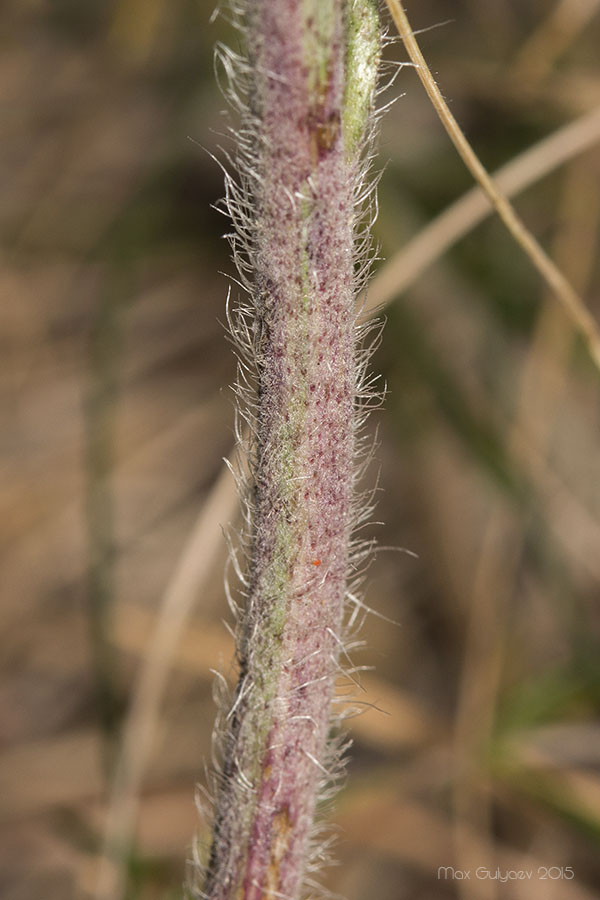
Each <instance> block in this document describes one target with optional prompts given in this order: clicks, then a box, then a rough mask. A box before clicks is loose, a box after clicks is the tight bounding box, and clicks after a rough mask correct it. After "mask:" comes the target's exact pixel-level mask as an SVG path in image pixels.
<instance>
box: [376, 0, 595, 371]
mask: <svg viewBox="0 0 600 900" xmlns="http://www.w3.org/2000/svg"><path fill="white" fill-rule="evenodd" d="M386 2H387V5H388V8H389V10H390V13H391V16H392V18H393V20H394V22H395V24H396V27H397V28H398V32H399V34H400V36H401V38H402V40H403V41H404V45H405V47H406V50H407V52H408V55H409V56H410V58H411V61H412V62H413V63H414V65H415V68H416V70H417V74H418V75H419V78H420V79H421V82H422V84H423V86H424V88H425V90H426V92H427V95H428V97H429V99H430V100H431V102H432V104H433V106H434V108H435V111H436V112H437V114H438V116H439V117H440V119H441V121H442V124H443V125H444V128H445V129H446V131H447V133H448V135H449V137H450V139H451V140H452V143H453V144H454V146H455V147H456V149H457V151H458V153H459V155H460V156H461V158H462V160H463V162H464V163H465V165H466V166H467V168H468V169H469V171H470V172H471V174H472V175H473V177H474V178H475V179H476V181H477V182H478V183H479V184H480V186H481V188H482V189H483V190H484V191H485V193H486V194H487V196H488V198H489V200H490V202H491V203H492V205H493V206H494V209H495V210H496V212H497V213H498V215H499V216H500V218H501V219H502V221H503V222H504V224H505V225H506V227H507V229H508V230H509V231H510V233H511V234H512V236H513V237H514V239H515V240H516V242H517V243H518V244H519V245H520V246H521V247H522V249H523V250H524V251H525V253H526V254H527V256H528V257H529V259H530V260H531V262H532V264H533V265H534V266H535V268H536V269H537V270H538V272H539V273H540V275H541V276H542V278H543V279H544V281H545V282H546V283H547V284H548V286H549V287H550V289H551V290H552V292H553V294H554V295H555V296H556V298H557V299H558V300H559V301H560V302H561V303H562V304H563V306H564V307H565V309H566V311H567V313H568V315H569V317H570V318H571V320H572V321H573V323H574V325H575V327H576V328H577V330H578V332H580V334H581V335H582V337H583V338H584V340H585V342H586V344H587V347H588V350H589V352H590V355H591V357H592V359H593V360H594V363H595V365H596V367H597V368H598V370H599V371H600V334H599V333H598V329H597V326H596V322H595V320H594V318H593V317H592V316H591V315H590V313H589V311H588V310H587V309H586V307H585V305H584V304H583V302H582V300H581V298H580V297H579V295H578V294H577V293H576V291H574V290H573V288H572V287H571V285H570V284H569V282H568V281H567V280H566V278H565V277H564V275H563V274H562V272H561V271H560V270H559V269H558V267H557V266H556V265H555V264H554V263H553V262H552V260H551V259H550V257H549V256H548V255H547V253H546V252H545V250H544V249H543V248H542V246H541V245H540V244H539V243H538V241H537V240H536V239H535V238H534V236H533V235H532V234H531V232H530V231H529V230H528V229H527V228H526V227H525V225H524V224H523V222H522V221H521V219H520V218H519V216H518V215H517V213H516V212H515V210H514V208H513V206H512V204H511V203H510V201H509V200H508V198H507V197H506V195H505V194H503V193H502V192H501V191H500V190H499V188H498V186H497V185H496V184H495V183H494V181H493V180H492V179H491V178H490V176H489V174H488V172H487V171H486V169H485V168H484V166H483V165H482V164H481V162H480V160H479V158H478V156H477V155H476V154H475V152H474V151H473V149H472V147H471V145H470V144H469V142H468V141H467V139H466V137H465V136H464V134H463V132H462V131H461V129H460V126H459V125H458V122H457V121H456V119H455V118H454V116H453V115H452V113H451V112H450V110H449V109H448V106H447V104H446V102H445V100H444V98H443V97H442V94H441V92H440V90H439V88H438V86H437V84H436V83H435V80H434V78H433V75H432V74H431V71H430V69H429V66H428V65H427V63H426V61H425V58H424V56H423V54H422V53H421V50H420V47H419V45H418V44H417V41H416V39H415V36H414V34H413V31H412V28H411V27H410V23H409V21H408V19H407V17H406V13H405V12H404V10H403V9H402V7H401V5H400V3H399V2H398V0H386Z"/></svg>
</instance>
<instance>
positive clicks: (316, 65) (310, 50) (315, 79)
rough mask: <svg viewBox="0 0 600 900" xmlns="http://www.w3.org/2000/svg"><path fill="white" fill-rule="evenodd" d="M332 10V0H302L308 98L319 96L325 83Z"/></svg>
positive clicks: (329, 56) (332, 22) (331, 37)
mask: <svg viewBox="0 0 600 900" xmlns="http://www.w3.org/2000/svg"><path fill="white" fill-rule="evenodd" d="M335 7H336V4H335V2H334V0H304V2H303V4H302V11H303V19H304V28H303V35H304V59H305V61H306V66H307V70H308V90H309V95H310V96H312V97H319V96H320V95H321V94H322V93H323V92H324V91H325V90H326V88H327V83H328V81H329V73H330V67H331V62H332V42H333V37H334V31H335V19H336V8H335Z"/></svg>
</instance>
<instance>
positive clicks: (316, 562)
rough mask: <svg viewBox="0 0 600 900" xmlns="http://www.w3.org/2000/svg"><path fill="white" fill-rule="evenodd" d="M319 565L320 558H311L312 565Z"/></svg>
mask: <svg viewBox="0 0 600 900" xmlns="http://www.w3.org/2000/svg"><path fill="white" fill-rule="evenodd" d="M320 565H321V560H320V559H313V566H320Z"/></svg>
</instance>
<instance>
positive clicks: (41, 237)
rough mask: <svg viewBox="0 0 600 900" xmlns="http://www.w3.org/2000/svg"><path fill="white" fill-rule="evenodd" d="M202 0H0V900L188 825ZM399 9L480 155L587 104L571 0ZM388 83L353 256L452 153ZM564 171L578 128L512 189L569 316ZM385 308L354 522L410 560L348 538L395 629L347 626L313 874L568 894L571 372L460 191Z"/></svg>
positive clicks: (139, 871) (117, 869) (331, 879)
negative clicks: (447, 239) (463, 205)
mask: <svg viewBox="0 0 600 900" xmlns="http://www.w3.org/2000/svg"><path fill="white" fill-rule="evenodd" d="M212 8H213V7H212V0H211V2H205V0H170V2H166V0H104V2H102V0H46V2H44V0H5V2H4V4H3V5H2V11H1V17H2V18H1V21H2V29H1V34H0V42H1V50H2V52H1V53H0V104H1V106H0V123H1V124H0V129H1V132H0V133H1V136H2V138H1V141H0V165H1V167H2V185H3V187H2V193H1V196H0V220H1V229H2V245H3V258H2V267H1V271H0V296H1V300H2V302H1V307H0V342H1V346H2V367H1V373H2V378H1V382H0V390H1V397H2V418H3V427H2V438H1V444H0V464H1V470H2V479H1V485H0V510H1V514H0V529H1V537H2V575H1V579H2V583H1V595H0V596H1V625H2V627H1V631H0V665H1V667H2V673H1V682H0V895H1V896H2V898H3V900H41V898H43V900H54V898H57V900H58V898H60V900H69V898H85V900H92V898H96V900H98V898H99V897H100V896H101V888H102V890H104V896H105V897H106V898H108V897H110V898H112V900H122V898H124V897H127V898H130V900H151V898H152V900H155V898H156V900H159V898H160V900H166V898H176V897H180V896H181V884H182V881H183V878H184V869H185V860H186V859H187V858H189V856H190V854H191V849H190V848H191V843H192V838H193V835H194V833H196V832H197V833H200V834H202V831H203V827H204V823H203V820H202V818H201V817H200V816H199V814H198V813H197V811H196V809H195V806H194V790H195V785H196V784H197V783H198V782H200V783H202V782H203V781H204V774H203V766H204V763H205V762H207V761H208V760H209V758H210V735H211V730H212V725H213V718H214V704H213V700H212V683H213V675H212V672H211V670H212V669H213V668H216V667H219V666H220V667H221V668H222V669H223V670H224V671H226V672H227V670H228V666H229V660H230V655H231V641H230V638H229V636H228V633H227V630H226V628H225V627H224V625H223V624H222V622H223V619H225V620H229V613H228V610H227V605H226V600H225V594H224V590H223V570H224V566H225V559H226V547H225V540H224V538H223V537H222V533H221V526H227V525H228V524H231V526H234V525H235V521H236V515H235V511H234V510H235V505H234V503H233V501H232V499H231V498H232V491H231V479H230V477H229V476H227V475H226V476H220V474H219V473H220V472H221V471H222V468H223V464H222V457H223V456H225V455H227V454H229V453H230V451H231V447H232V441H233V431H232V429H233V411H232V395H231V392H230V390H229V388H228V386H229V384H230V383H231V381H232V380H233V378H234V372H235V366H234V359H233V354H232V351H231V349H230V347H229V345H228V343H227V341H226V338H225V333H224V329H223V327H222V325H221V324H220V321H221V320H223V318H224V301H225V296H226V291H227V280H226V279H225V277H223V276H222V275H221V274H219V273H220V271H225V272H229V273H231V272H232V267H231V264H230V262H229V259H228V251H227V245H226V242H225V241H223V240H222V238H221V235H222V233H223V232H224V231H225V230H226V229H227V223H226V222H225V220H224V219H223V218H222V217H221V216H219V214H218V213H217V212H215V211H214V210H213V209H212V208H211V204H214V203H215V202H216V201H217V200H218V199H219V197H220V196H221V194H222V192H223V186H222V175H221V172H220V170H219V168H218V166H217V164H216V163H215V162H214V161H213V159H211V157H210V155H209V153H207V152H205V150H204V149H202V147H203V148H206V150H208V151H210V152H211V153H212V152H215V153H217V155H218V154H219V150H218V149H217V148H218V145H219V144H222V145H225V140H224V139H223V138H221V137H219V135H218V132H221V131H223V129H224V124H223V118H222V115H221V109H222V108H223V106H224V103H223V100H222V99H221V97H220V95H219V93H218V91H217V89H216V85H215V78H214V73H213V63H212V46H213V44H214V43H215V41H217V40H226V41H228V42H230V43H233V44H235V41H236V38H235V35H234V34H232V32H231V29H230V27H229V26H228V24H227V22H226V21H225V20H224V19H223V18H222V17H219V18H217V19H216V20H215V21H214V23H211V22H210V21H209V20H210V16H211V12H212ZM407 11H408V13H409V15H410V16H411V24H412V25H413V27H414V28H415V29H427V28H429V27H430V26H433V25H436V24H438V23H445V24H441V25H440V27H437V28H435V29H433V30H430V31H427V32H425V33H424V34H423V35H422V36H421V37H420V41H421V45H422V48H423V50H424V53H425V55H426V57H427V58H428V60H429V63H430V65H431V67H432V69H433V71H434V72H435V73H436V75H437V77H438V78H439V83H440V85H441V87H442V89H443V91H444V94H445V96H446V98H447V99H448V100H449V101H450V102H451V108H452V110H453V112H454V113H455V115H456V116H457V117H458V119H459V121H460V122H461V123H462V125H463V126H464V128H465V130H466V133H467V135H468V137H469V139H470V140H471V142H472V144H473V146H474V147H475V149H476V151H477V152H478V153H479V154H480V156H481V159H482V161H483V162H484V163H485V164H486V165H487V166H488V167H489V168H491V169H494V168H496V167H498V166H500V165H502V164H503V163H505V162H507V161H509V160H510V159H512V158H513V157H515V156H516V155H517V154H519V153H520V152H522V151H523V150H525V149H526V148H527V147H529V146H530V145H533V144H535V143H536V142H537V141H540V140H541V139H542V138H544V137H545V136H546V135H549V134H550V133H552V132H553V131H555V130H556V129H559V128H561V127H562V126H564V125H565V124H566V123H568V122H570V121H571V120H574V119H576V118H577V117H578V116H581V115H582V114H584V113H586V112H587V111H589V110H592V109H593V108H594V107H595V106H597V105H599V104H600V63H599V58H598V47H599V41H600V3H599V2H598V0H518V2H517V0H455V2H452V3H448V2H445V0H423V2H420V3H416V2H414V0H413V2H411V3H407ZM596 13H598V14H596ZM449 18H451V21H450V22H446V20H448V19H449ZM388 56H389V58H390V59H395V60H404V59H406V55H405V53H404V50H403V48H402V46H401V45H396V46H393V47H391V48H388ZM393 91H395V92H396V93H397V94H403V95H404V96H402V97H401V99H399V100H398V102H397V103H396V104H395V106H394V107H393V108H392V109H391V111H390V112H389V113H388V114H387V116H386V118H385V120H384V123H383V129H382V138H381V143H380V157H379V162H378V166H383V165H384V164H386V166H387V167H386V169H385V173H384V175H383V180H382V185H381V190H380V216H379V220H378V223H377V226H376V232H377V239H378V241H379V243H380V246H381V256H382V257H385V258H387V259H388V260H389V259H391V258H392V257H394V255H395V254H396V253H397V252H398V251H399V250H400V249H401V248H402V247H403V246H404V245H405V244H406V243H407V241H408V240H409V238H411V237H412V236H414V235H415V234H417V233H418V231H419V230H420V228H421V227H422V226H423V225H424V224H425V223H427V222H428V221H429V220H430V219H432V217H434V216H435V215H436V214H437V213H438V212H440V211H441V210H443V209H444V208H445V207H446V206H447V205H448V204H449V203H450V202H452V201H453V200H454V199H456V198H457V197H459V196H460V195H461V194H462V193H463V191H465V190H466V189H468V188H469V187H470V185H471V182H470V177H469V175H468V174H467V173H466V171H465V170H464V167H463V165H462V163H461V162H460V161H459V160H458V158H457V156H456V153H455V151H454V149H453V147H452V146H451V145H450V143H449V141H448V139H447V137H446V135H445V133H444V132H443V130H442V128H441V126H440V124H439V122H438V120H437V118H436V116H435V114H434V112H433V110H432V108H431V106H430V104H429V101H428V100H427V98H426V96H425V94H424V92H423V90H422V88H421V86H420V84H419V82H418V80H417V78H416V76H415V73H414V72H413V71H412V70H411V69H410V68H405V69H403V70H402V71H401V72H400V73H399V76H398V79H397V81H396V85H395V87H394V89H393ZM388 96H391V95H388ZM190 138H191V140H190ZM199 145H202V147H201V146H199ZM599 175H600V150H599V149H598V146H597V145H596V146H594V145H593V142H590V149H588V150H587V151H586V152H585V153H579V154H577V155H574V156H573V158H572V159H571V160H570V161H569V162H567V163H566V164H564V165H562V166H561V167H560V168H557V169H556V171H554V172H553V173H551V174H550V175H548V176H547V177H545V178H544V179H543V180H541V181H540V182H539V183H538V184H536V185H535V186H533V187H532V188H530V189H528V190H527V191H525V192H523V193H522V194H520V195H519V197H518V198H517V200H516V205H517V208H518V209H519V211H520V213H521V214H522V216H523V218H524V220H525V221H526V223H527V224H528V225H529V227H531V229H532V230H533V232H534V233H535V234H536V235H537V236H538V238H539V239H540V240H541V242H542V243H543V244H544V246H545V247H546V248H547V249H548V250H549V252H550V253H551V255H552V256H553V258H554V259H555V260H556V262H557V263H558V265H559V266H560V267H561V268H562V270H563V271H564V272H565V274H566V275H567V276H568V277H569V279H570V280H571V281H572V283H573V284H574V285H575V286H576V287H577V289H578V290H579V291H580V292H581V294H582V295H583V296H584V297H585V299H586V302H587V304H588V307H589V308H590V310H591V311H592V313H593V314H594V316H595V317H596V319H597V320H600V297H599V287H600V269H599V268H598V262H597V248H598V240H599V226H600V192H599V191H598V182H599ZM383 265H384V263H383V262H379V263H377V269H378V270H381V269H382V267H383ZM386 312H387V317H388V321H387V325H386V328H385V332H384V337H383V343H382V346H381V348H380V349H379V351H378V353H377V354H376V356H375V359H374V362H373V366H374V368H375V369H376V370H377V371H379V372H381V373H382V376H383V377H384V378H385V380H386V382H387V386H388V396H387V401H386V404H385V407H384V409H383V410H382V411H380V412H378V413H377V414H376V415H375V416H374V417H373V420H372V422H371V427H372V428H373V429H375V426H378V428H379V442H380V446H379V450H378V452H377V462H376V464H375V465H374V466H373V467H372V473H371V479H372V481H373V482H374V481H375V477H376V470H377V467H378V466H379V467H380V469H381V475H380V487H381V491H380V493H379V503H378V510H377V514H376V518H377V519H378V520H381V521H382V522H383V523H384V524H382V525H379V526H373V527H372V529H371V530H370V533H371V534H373V535H375V536H377V538H378V540H379V541H380V543H381V545H382V546H384V547H396V548H397V547H406V548H409V549H410V550H411V551H414V552H415V553H416V554H418V559H413V558H411V557H409V556H407V555H402V554H399V553H395V552H388V551H387V550H386V551H382V552H380V553H378V554H377V555H376V557H375V559H374V561H373V564H372V566H371V568H370V571H369V576H368V579H367V586H366V600H367V602H368V604H369V605H370V606H371V607H373V608H374V609H375V610H376V611H377V612H378V613H379V614H381V615H383V616H386V617H389V618H391V619H393V620H395V621H398V622H399V623H400V624H399V625H398V626H395V625H392V624H389V623H388V622H387V621H385V620H383V619H381V618H378V617H376V616H371V617H369V618H368V619H367V621H366V623H365V627H364V630H363V637H364V638H365V641H366V648H365V649H364V650H363V651H362V652H359V653H357V654H355V661H356V663H357V664H358V665H364V666H374V667H375V670H374V671H373V672H365V673H364V677H363V684H364V689H365V690H364V693H360V694H359V699H361V700H362V701H363V702H364V703H365V712H364V714H363V715H362V716H360V717H358V718H356V719H354V720H353V721H352V722H351V724H350V732H351V735H352V737H353V739H354V747H353V750H352V752H351V760H350V764H349V777H348V781H347V784H346V786H345V787H344V789H343V791H342V793H341V794H340V796H339V798H338V802H337V805H336V807H335V810H334V811H333V813H332V814H331V815H332V818H333V820H334V821H335V822H336V823H337V826H338V833H339V840H338V846H337V849H336V851H335V855H336V856H337V859H338V860H339V862H340V865H339V866H337V867H336V868H333V869H329V870H328V871H327V873H326V875H325V880H326V883H327V885H328V887H330V888H331V889H332V890H334V891H336V892H339V893H341V894H343V895H344V896H346V897H347V898H348V900H367V898H369V900H370V898H373V897H377V900H425V898H445V897H448V898H453V897H457V898H461V900H472V898H473V900H479V898H482V900H495V898H527V900H534V898H538V897H539V898H544V900H546V898H554V897H556V898H558V897H560V898H561V900H563V898H566V900H586V898H588V900H591V898H592V897H593V896H595V888H596V889H597V888H598V886H599V885H600V863H599V861H598V848H599V845H600V722H599V720H598V709H599V701H600V656H599V653H598V647H599V644H598V625H599V621H598V620H599V612H598V597H599V579H600V477H599V476H600V456H599V454H598V437H599V425H600V403H599V397H600V377H599V375H598V372H597V371H596V370H595V369H594V367H593V364H592V362H591V361H590V358H589V356H588V355H587V353H586V351H585V348H584V347H583V345H582V343H581V342H580V341H579V340H578V339H577V338H576V337H575V335H574V332H573V329H572V328H571V326H570V324H569V321H568V319H567V318H566V317H565V315H564V314H563V313H562V312H561V310H560V309H559V308H558V306H557V305H556V303H555V302H554V301H553V300H552V298H551V297H550V296H549V295H548V292H547V290H546V289H545V288H544V287H543V285H542V284H541V283H540V280H539V278H538V276H537V275H536V274H535V273H534V271H533V269H532V268H531V265H530V264H529V262H528V261H527V260H526V259H525V258H524V257H523V255H522V253H521V251H520V250H519V249H518V248H516V246H515V245H514V244H513V242H512V240H511V239H510V237H509V236H508V235H507V233H506V232H505V230H504V229H503V226H502V225H501V224H500V223H499V222H498V221H497V220H496V219H493V218H490V219H488V220H487V221H486V222H485V223H484V224H482V225H480V226H478V227H477V228H475V229H474V230H472V231H469V233H468V235H467V236H466V237H465V238H464V239H462V240H461V241H460V242H459V243H458V244H457V245H456V247H455V248H454V249H452V250H451V251H450V252H449V253H447V254H445V255H444V256H443V257H442V258H440V259H439V260H438V261H436V263H435V264H434V265H432V266H431V267H430V268H428V269H427V271H426V272H425V273H424V274H422V275H421V276H420V277H419V278H418V279H417V280H415V281H413V283H412V284H410V285H409V287H408V288H407V289H406V290H404V291H403V292H402V294H401V295H400V296H397V297H396V299H395V300H394V301H393V302H392V303H390V305H389V306H388V309H387V311H386ZM198 517H200V518H198ZM186 547H187V553H186V549H185V548H186ZM165 597H166V598H167V602H168V605H167V609H166V612H164V602H165ZM161 606H162V607H163V615H162V618H158V615H159V613H158V611H159V609H160V608H161ZM188 607H189V609H188ZM157 622H158V623H159V624H158V631H157ZM180 626H181V630H182V632H183V636H182V637H181V639H179V637H178V634H179V631H178V629H179V628H180ZM169 629H170V631H169ZM153 635H154V637H153ZM161 635H162V637H161ZM171 650H172V652H171ZM140 673H142V674H140ZM132 704H133V706H132ZM368 704H374V705H375V706H376V707H378V708H379V710H377V709H372V708H370V707H369V706H368ZM132 709H133V714H132V712H131V710H132ZM124 736H125V744H124V743H123V738H124ZM123 747H125V750H123ZM115 777H116V778H117V782H116V787H114V788H113V790H112V794H111V789H110V785H111V784H114V778H115ZM109 807H110V811H111V812H110V816H109V817H107V809H108V808H109ZM107 821H108V822H110V823H111V824H110V829H111V830H110V831H109V832H107V830H106V827H107V826H106V823H107ZM130 826H131V827H133V830H134V832H135V838H134V840H133V841H132V842H131V843H130V844H128V842H127V840H126V838H127V834H128V832H129V830H130ZM107 834H108V837H107ZM111 851H112V852H113V856H112V858H113V864H112V865H110V866H108V865H105V866H104V869H100V868H99V865H98V860H99V857H100V855H101V853H102V852H108V853H109V856H110V852H111ZM444 866H449V867H455V870H457V871H458V870H466V869H471V870H472V875H471V878H470V879H460V877H459V875H457V874H456V871H455V873H454V874H455V876H456V877H454V878H453V877H452V872H450V871H447V872H446V875H445V876H444V874H443V873H442V874H440V873H439V872H438V869H439V867H444ZM478 867H479V868H480V872H479V874H478V875H477V873H476V869H477V868H478ZM569 867H571V868H569ZM497 869H499V870H500V873H501V874H503V873H505V872H506V871H507V870H515V871H522V872H525V873H527V872H530V873H531V875H529V876H528V875H527V874H526V875H525V877H524V878H523V880H517V881H513V880H509V881H507V882H505V883H504V882H500V881H498V880H497V879H492V878H490V877H488V876H487V875H486V870H488V871H489V872H490V873H491V874H495V873H496V870H497ZM99 873H100V874H99ZM571 873H573V875H574V877H571ZM459 874H460V873H459ZM103 879H104V880H103ZM102 885H104V887H102ZM107 885H108V887H107Z"/></svg>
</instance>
